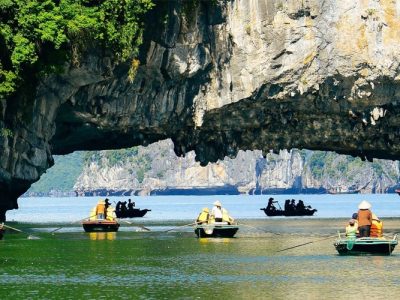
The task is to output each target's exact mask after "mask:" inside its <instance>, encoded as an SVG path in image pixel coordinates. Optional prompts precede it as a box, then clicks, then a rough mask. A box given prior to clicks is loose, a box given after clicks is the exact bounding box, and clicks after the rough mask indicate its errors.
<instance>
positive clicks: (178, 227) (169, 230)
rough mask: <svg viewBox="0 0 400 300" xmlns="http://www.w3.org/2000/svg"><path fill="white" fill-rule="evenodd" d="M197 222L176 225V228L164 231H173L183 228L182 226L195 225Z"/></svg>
mask: <svg viewBox="0 0 400 300" xmlns="http://www.w3.org/2000/svg"><path fill="white" fill-rule="evenodd" d="M197 224H198V223H197V222H194V223H190V224H185V225H180V226H176V227H174V228H171V229H168V230H166V231H164V232H169V231H172V230H175V229H178V228H181V227H186V226H193V225H197Z"/></svg>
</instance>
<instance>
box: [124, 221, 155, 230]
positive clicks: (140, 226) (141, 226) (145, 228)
mask: <svg viewBox="0 0 400 300" xmlns="http://www.w3.org/2000/svg"><path fill="white" fill-rule="evenodd" d="M118 220H119V221H122V222H125V223H128V224H129V225H133V226H137V227H139V228H142V229H144V230H146V231H151V230H150V229H149V228H147V227H144V226H143V225H139V224H133V223H132V222H129V221H125V220H121V219H118Z"/></svg>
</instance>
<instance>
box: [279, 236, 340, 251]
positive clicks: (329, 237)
mask: <svg viewBox="0 0 400 300" xmlns="http://www.w3.org/2000/svg"><path fill="white" fill-rule="evenodd" d="M333 237H336V234H335V235H331V236H328V237H326V238H323V239H318V240H315V241H310V242H307V243H303V244H300V245H296V246H292V247H289V248H285V249H281V250H278V251H276V253H278V252H282V251H286V250H290V249H293V248H297V247H301V246H305V245H308V244H312V243H316V242H320V241H325V240H327V239H331V238H333Z"/></svg>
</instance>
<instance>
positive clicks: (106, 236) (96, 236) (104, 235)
mask: <svg viewBox="0 0 400 300" xmlns="http://www.w3.org/2000/svg"><path fill="white" fill-rule="evenodd" d="M115 237H116V232H89V238H90V240H92V241H102V240H109V241H113V240H115Z"/></svg>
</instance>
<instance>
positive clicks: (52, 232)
mask: <svg viewBox="0 0 400 300" xmlns="http://www.w3.org/2000/svg"><path fill="white" fill-rule="evenodd" d="M95 216H96V215H93V216H90V217H87V218H83V219H80V220H77V221H74V222H71V223H70V225H71V224H75V223H78V222H82V221H84V220H86V219H90V218H91V217H95ZM62 228H64V226H60V227H58V228H56V229H54V230H52V231H50V233H51V234H54V232H56V231H58V230H60V229H62Z"/></svg>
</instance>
